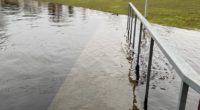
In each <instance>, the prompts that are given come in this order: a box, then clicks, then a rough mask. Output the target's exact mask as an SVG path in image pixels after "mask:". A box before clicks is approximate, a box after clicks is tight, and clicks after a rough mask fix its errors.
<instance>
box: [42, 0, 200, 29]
mask: <svg viewBox="0 0 200 110" xmlns="http://www.w3.org/2000/svg"><path fill="white" fill-rule="evenodd" d="M43 1H48V2H54V3H62V4H66V5H73V6H80V7H86V8H91V9H96V10H101V11H106V12H112V13H119V14H127V6H128V2H132V3H134V4H135V5H136V7H137V8H138V9H139V10H140V11H141V12H143V7H144V0H43ZM148 1H149V7H148V19H149V20H150V21H151V22H153V23H158V24H162V25H168V26H175V27H181V28H193V29H194V28H197V29H200V0H148Z"/></svg>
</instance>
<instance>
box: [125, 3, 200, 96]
mask: <svg viewBox="0 0 200 110" xmlns="http://www.w3.org/2000/svg"><path fill="white" fill-rule="evenodd" d="M129 5H130V6H131V8H132V9H133V11H134V12H135V14H136V15H137V18H138V19H140V21H141V22H142V24H143V26H144V27H145V29H146V30H147V31H148V33H149V34H150V36H151V37H152V38H153V39H154V41H155V43H156V44H157V46H158V47H159V48H160V50H161V51H162V52H163V54H164V55H165V57H166V58H167V59H168V61H169V62H170V63H171V64H172V66H173V67H174V69H175V70H176V72H177V73H178V74H179V76H180V77H181V79H182V80H183V82H185V83H186V84H188V85H189V86H190V87H191V88H193V89H194V90H195V91H197V92H198V93H200V74H198V73H197V72H196V71H195V70H194V69H193V68H192V67H191V66H190V65H189V64H187V63H186V62H185V60H183V59H182V58H180V57H177V56H175V55H174V53H172V52H170V51H171V50H170V49H169V48H167V46H165V44H164V43H163V42H162V40H161V39H160V38H159V37H157V35H156V34H155V33H154V32H153V31H152V27H151V25H150V23H149V22H148V21H147V20H146V19H145V18H144V17H143V15H142V14H141V13H140V12H139V11H138V10H137V9H136V8H135V6H134V5H133V4H132V3H130V2H129Z"/></svg>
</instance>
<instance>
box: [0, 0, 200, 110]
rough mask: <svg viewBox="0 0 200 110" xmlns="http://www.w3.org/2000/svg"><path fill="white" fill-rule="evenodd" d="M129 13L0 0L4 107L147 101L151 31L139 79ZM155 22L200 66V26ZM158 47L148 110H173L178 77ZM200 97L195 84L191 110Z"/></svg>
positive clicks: (64, 109)
mask: <svg viewBox="0 0 200 110" xmlns="http://www.w3.org/2000/svg"><path fill="white" fill-rule="evenodd" d="M126 20H127V18H126V16H123V15H120V16H117V15H112V14H110V13H104V12H100V11H94V10H89V9H85V8H77V7H72V6H64V5H62V4H54V3H43V2H38V1H34V0H14V1H11V0H0V102H1V103H0V110H47V109H49V110H79V109H81V110H137V109H138V108H142V103H143V99H144V87H145V83H146V82H145V81H146V73H145V72H146V63H147V62H146V61H147V60H148V49H149V47H148V46H149V38H148V37H144V38H143V42H142V52H141V53H142V54H141V56H140V57H141V59H142V60H141V70H140V71H141V72H140V74H141V79H140V82H139V83H138V85H136V83H135V82H134V81H133V80H130V78H129V77H128V75H130V77H134V63H133V65H130V64H129V63H128V61H127V60H126V59H125V55H124V53H123V48H121V47H123V43H121V41H122V42H124V41H125V39H124V37H123V35H124V34H125V32H126V30H125V29H126ZM153 28H154V30H155V31H156V32H158V35H159V36H160V37H162V39H163V40H164V41H165V42H166V46H169V48H171V49H172V50H173V51H174V52H175V55H179V56H180V57H183V58H184V59H185V60H186V61H187V63H189V64H190V65H191V66H192V67H194V69H195V70H196V71H198V72H199V68H198V67H199V62H200V61H199V59H200V58H199V47H200V46H199V43H198V41H199V31H193V30H183V29H178V28H172V27H165V26H159V25H155V24H153ZM138 32H139V31H138ZM188 36H189V37H188ZM154 53H155V54H154V59H155V60H153V67H152V76H151V84H150V88H151V90H150V98H149V110H173V109H176V106H177V103H178V102H177V100H178V94H179V88H180V78H179V76H178V75H177V74H176V73H175V72H174V71H173V67H171V66H170V64H169V63H168V62H167V60H166V59H165V57H164V56H163V55H162V54H161V53H160V51H159V49H158V48H157V47H156V46H155V52H154ZM130 66H132V67H130ZM198 100H199V94H197V93H196V92H195V91H193V90H191V89H190V92H189V96H188V101H187V102H188V103H187V110H196V108H197V104H198Z"/></svg>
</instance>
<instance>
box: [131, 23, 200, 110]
mask: <svg viewBox="0 0 200 110" xmlns="http://www.w3.org/2000/svg"><path fill="white" fill-rule="evenodd" d="M137 26H138V27H139V23H138V24H137ZM152 27H153V30H154V32H155V33H156V34H157V35H158V36H159V37H160V39H161V40H162V43H164V46H167V48H168V49H170V50H171V51H170V52H173V53H174V55H175V56H177V57H181V58H182V59H184V60H185V61H186V62H187V63H188V64H189V65H190V66H191V67H192V68H193V69H194V70H195V71H196V72H197V73H199V72H200V69H199V67H200V65H199V64H200V54H199V52H200V48H199V47H200V44H199V41H200V36H199V35H200V31H199V30H186V29H179V28H175V27H167V26H160V25H157V24H152ZM137 32H139V30H137ZM136 35H137V38H136V42H137V43H138V36H139V33H137V34H136ZM137 43H136V44H137ZM149 46H150V37H149V36H148V34H146V35H144V34H143V35H142V43H141V54H140V65H141V66H140V75H141V77H140V81H139V83H138V85H137V86H136V97H137V99H138V101H139V102H140V106H141V108H142V106H143V102H144V96H145V95H144V94H145V88H146V72H147V63H148V57H149V56H148V55H149ZM134 51H135V53H136V54H137V46H136V49H134ZM136 54H135V55H134V59H133V62H132V70H131V75H130V77H131V78H132V79H133V80H134V78H135V75H134V74H135V66H136V61H135V60H136V59H137V56H136ZM151 70H152V73H151V77H150V80H151V81H150V90H149V91H150V93H149V104H148V109H149V110H175V109H177V107H178V100H179V93H180V87H181V79H180V77H179V76H178V74H177V73H176V72H175V70H174V68H173V66H172V65H171V64H170V63H169V62H168V61H167V59H166V58H165V56H164V55H163V54H162V52H161V51H160V49H159V48H158V47H157V45H156V44H155V46H154V53H153V64H152V68H151ZM199 99H200V97H199V94H198V93H197V92H196V91H194V90H193V89H192V88H189V95H188V99H187V104H186V110H197V108H198V104H199Z"/></svg>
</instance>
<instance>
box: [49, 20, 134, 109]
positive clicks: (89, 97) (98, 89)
mask: <svg viewBox="0 0 200 110" xmlns="http://www.w3.org/2000/svg"><path fill="white" fill-rule="evenodd" d="M103 28H105V29H109V30H105V29H103ZM124 29H125V28H124ZM96 30H97V31H96V32H95V33H94V35H93V37H92V38H91V40H90V41H89V43H88V45H87V46H86V48H85V49H84V50H83V52H82V54H81V55H80V57H79V59H78V60H77V62H76V64H75V65H74V67H73V68H72V70H71V72H70V74H69V75H68V76H67V78H66V79H65V81H64V83H63V85H62V86H61V88H60V89H59V91H58V93H57V95H56V96H55V98H54V100H53V101H52V103H51V105H50V107H49V110H130V109H131V110H132V109H133V89H132V86H131V85H130V83H129V80H128V72H129V67H130V65H129V63H128V61H127V60H126V58H125V55H124V54H123V52H122V49H121V44H120V43H121V38H122V36H123V33H122V32H125V30H118V28H116V27H114V26H113V27H112V26H110V27H108V25H105V24H103V23H102V24H100V26H98V27H97V29H96ZM101 33H104V34H103V35H106V36H101ZM113 33H114V34H113Z"/></svg>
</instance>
